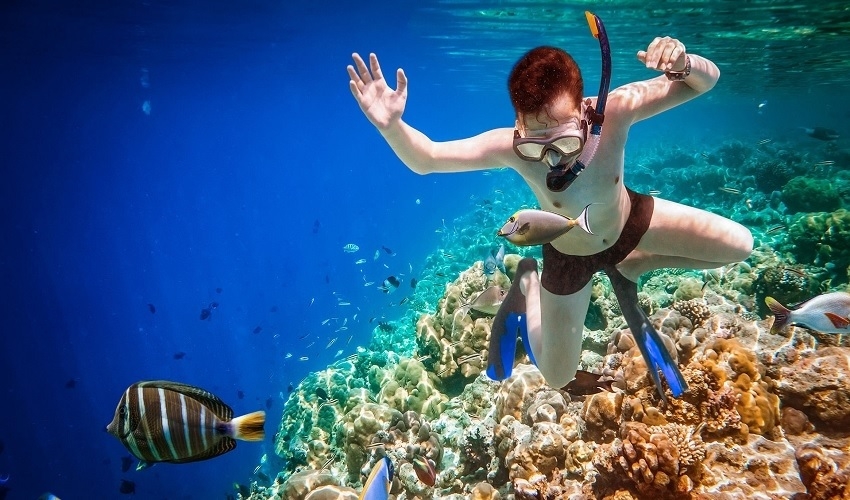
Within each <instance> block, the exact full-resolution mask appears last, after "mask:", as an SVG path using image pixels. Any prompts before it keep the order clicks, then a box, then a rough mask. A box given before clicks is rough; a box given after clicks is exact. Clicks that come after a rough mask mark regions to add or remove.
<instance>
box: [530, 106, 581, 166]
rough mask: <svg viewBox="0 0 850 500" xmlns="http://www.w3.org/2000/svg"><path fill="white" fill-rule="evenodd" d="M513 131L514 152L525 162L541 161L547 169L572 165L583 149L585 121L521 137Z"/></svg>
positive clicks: (575, 119)
mask: <svg viewBox="0 0 850 500" xmlns="http://www.w3.org/2000/svg"><path fill="white" fill-rule="evenodd" d="M523 135H524V134H522V133H520V131H519V128H517V129H516V130H514V152H515V153H516V154H517V156H519V157H520V158H522V159H523V160H526V161H542V162H544V163H546V164H547V165H548V166H549V168H554V167H558V166H563V165H569V164H572V163H573V162H574V161H575V160H576V159H578V157H579V155H581V152H582V150H583V149H584V143H585V140H586V138H587V120H584V119H582V120H581V121H579V120H578V119H577V118H573V119H572V120H570V121H568V122H567V123H564V124H563V125H558V126H557V127H553V128H549V129H545V130H537V131H534V132H532V133H531V134H528V135H527V136H525V137H523Z"/></svg>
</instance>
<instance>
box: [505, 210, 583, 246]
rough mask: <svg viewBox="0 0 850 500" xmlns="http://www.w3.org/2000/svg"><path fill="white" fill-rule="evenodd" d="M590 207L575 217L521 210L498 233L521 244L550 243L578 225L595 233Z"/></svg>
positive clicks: (542, 211) (541, 211) (514, 242)
mask: <svg viewBox="0 0 850 500" xmlns="http://www.w3.org/2000/svg"><path fill="white" fill-rule="evenodd" d="M589 207H590V205H587V206H586V207H584V210H582V211H581V213H580V214H579V215H578V217H576V218H575V219H571V218H569V217H567V216H566V215H561V214H556V213H554V212H547V211H544V210H520V211H519V212H517V213H515V214H513V215H512V216H511V217H510V218H509V219H508V220H507V222H505V224H504V225H503V226H502V228H501V229H499V232H497V233H496V234H497V235H498V236H502V237H504V238H506V239H507V240H508V241H510V242H511V243H513V244H514V245H519V246H532V245H542V244H544V243H549V242H551V241H552V240H554V239H556V238H558V237H559V236H561V235H564V234H566V233H567V232H568V231H570V230H571V229H572V228H574V227H576V226H578V227H580V228H582V229H583V230H584V231H585V232H586V233H588V234H593V231H591V230H590V225H589V224H588V221H587V209H588V208H589Z"/></svg>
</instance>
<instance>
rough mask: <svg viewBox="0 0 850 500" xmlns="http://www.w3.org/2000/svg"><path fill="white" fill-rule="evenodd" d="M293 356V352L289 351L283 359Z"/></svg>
mask: <svg viewBox="0 0 850 500" xmlns="http://www.w3.org/2000/svg"><path fill="white" fill-rule="evenodd" d="M291 357H292V353H291V352H288V353H286V356H284V357H283V359H289V358H291Z"/></svg>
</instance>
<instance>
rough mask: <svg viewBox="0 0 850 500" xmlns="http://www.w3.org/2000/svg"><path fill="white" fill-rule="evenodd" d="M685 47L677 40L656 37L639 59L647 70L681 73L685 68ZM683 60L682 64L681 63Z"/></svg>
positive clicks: (638, 56) (640, 53) (667, 37)
mask: <svg viewBox="0 0 850 500" xmlns="http://www.w3.org/2000/svg"><path fill="white" fill-rule="evenodd" d="M684 55H685V46H684V44H682V42H680V41H679V40H677V39H675V38H670V37H669V36H665V37H656V38H655V39H654V40H653V41H652V42H650V44H649V46H648V47H647V48H646V51H639V52H638V53H637V58H638V60H639V61H640V62H642V63H644V64H645V65H646V67H647V68H649V69H655V70H659V71H679V70H681V69H682V67H683V66H684ZM680 59H681V62H680Z"/></svg>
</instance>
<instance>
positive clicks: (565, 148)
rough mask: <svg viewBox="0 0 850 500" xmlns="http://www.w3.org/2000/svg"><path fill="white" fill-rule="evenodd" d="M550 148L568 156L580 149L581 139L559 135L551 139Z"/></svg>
mask: <svg viewBox="0 0 850 500" xmlns="http://www.w3.org/2000/svg"><path fill="white" fill-rule="evenodd" d="M551 146H552V149H555V150H557V151H558V152H559V153H561V154H562V155H564V156H570V155H572V154H575V153H576V152H578V151H579V150H581V146H582V144H581V139H579V138H578V137H559V138H557V139H555V140H554V141H552V144H551Z"/></svg>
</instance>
